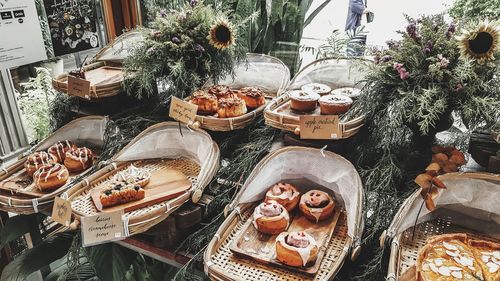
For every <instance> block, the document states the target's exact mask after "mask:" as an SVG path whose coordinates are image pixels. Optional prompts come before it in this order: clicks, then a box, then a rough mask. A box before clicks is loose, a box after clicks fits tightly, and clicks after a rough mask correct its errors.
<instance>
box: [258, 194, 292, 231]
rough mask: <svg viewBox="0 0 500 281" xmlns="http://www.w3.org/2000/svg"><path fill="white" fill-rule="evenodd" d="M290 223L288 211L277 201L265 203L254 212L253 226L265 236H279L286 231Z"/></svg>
mask: <svg viewBox="0 0 500 281" xmlns="http://www.w3.org/2000/svg"><path fill="white" fill-rule="evenodd" d="M289 223H290V216H289V215H288V211H287V210H286V209H285V207H283V206H282V205H280V204H278V203H277V202H276V201H273V200H269V201H267V202H263V203H261V204H260V205H258V206H257V207H255V210H254V212H253V225H254V226H255V228H256V229H257V230H258V231H259V232H262V233H265V234H278V233H281V232H283V231H285V230H286V229H287V228H288V225H289Z"/></svg>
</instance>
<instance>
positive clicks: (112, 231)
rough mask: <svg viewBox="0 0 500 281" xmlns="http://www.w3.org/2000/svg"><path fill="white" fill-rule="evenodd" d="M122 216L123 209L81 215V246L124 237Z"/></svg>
mask: <svg viewBox="0 0 500 281" xmlns="http://www.w3.org/2000/svg"><path fill="white" fill-rule="evenodd" d="M122 217H123V210H120V211H116V212H111V213H99V214H97V215H95V216H90V217H82V227H81V229H82V240H83V243H82V244H83V246H84V247H87V246H92V245H96V244H102V243H106V242H111V241H117V240H122V239H125V238H126V235H125V228H124V225H123V219H122Z"/></svg>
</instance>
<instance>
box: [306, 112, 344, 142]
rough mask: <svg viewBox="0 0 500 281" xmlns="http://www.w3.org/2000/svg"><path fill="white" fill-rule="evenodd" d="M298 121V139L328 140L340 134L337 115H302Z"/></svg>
mask: <svg viewBox="0 0 500 281" xmlns="http://www.w3.org/2000/svg"><path fill="white" fill-rule="evenodd" d="M299 119H300V138H301V139H317V140H330V139H337V138H338V136H339V134H340V126H339V116H338V115H302V116H300V117H299Z"/></svg>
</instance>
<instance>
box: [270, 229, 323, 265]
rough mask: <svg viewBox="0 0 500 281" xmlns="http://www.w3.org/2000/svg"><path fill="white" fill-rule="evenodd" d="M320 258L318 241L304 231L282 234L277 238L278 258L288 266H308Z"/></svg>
mask: <svg viewBox="0 0 500 281" xmlns="http://www.w3.org/2000/svg"><path fill="white" fill-rule="evenodd" d="M317 257H318V245H317V243H316V240H314V238H313V237H312V236H311V235H309V234H308V233H306V232H304V231H299V232H289V233H288V232H282V233H281V234H280V235H278V237H276V258H277V259H278V260H279V261H280V262H281V263H283V264H286V265H288V266H295V267H299V266H307V265H310V264H313V263H314V262H315V261H316V259H317Z"/></svg>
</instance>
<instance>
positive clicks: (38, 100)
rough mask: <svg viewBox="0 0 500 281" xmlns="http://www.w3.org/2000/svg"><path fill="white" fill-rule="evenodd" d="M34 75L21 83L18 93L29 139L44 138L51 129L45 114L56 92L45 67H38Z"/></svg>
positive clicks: (31, 140)
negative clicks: (20, 90) (20, 89)
mask: <svg viewBox="0 0 500 281" xmlns="http://www.w3.org/2000/svg"><path fill="white" fill-rule="evenodd" d="M35 69H36V74H37V75H36V77H35V78H31V77H30V79H29V81H28V82H26V83H22V84H21V87H22V92H21V93H20V94H19V95H18V97H17V99H18V102H19V109H20V110H21V112H22V113H23V117H24V119H25V120H26V125H27V127H28V128H27V130H28V132H30V133H29V141H30V142H34V141H39V140H42V139H44V138H45V137H46V136H47V135H48V134H49V133H50V132H51V131H52V127H51V124H50V116H49V115H48V114H47V112H48V111H49V107H50V104H51V103H52V102H53V101H54V99H55V97H56V95H57V92H56V91H55V90H54V88H53V87H52V77H51V76H50V72H49V71H48V69H46V68H42V67H38V68H35Z"/></svg>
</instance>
